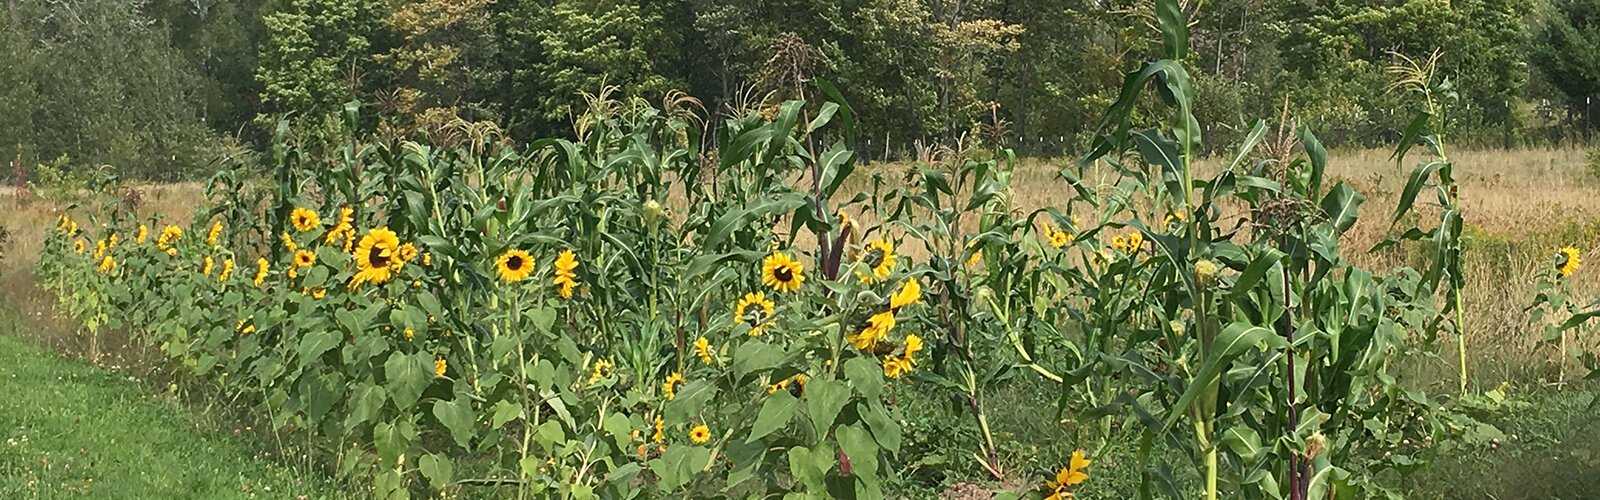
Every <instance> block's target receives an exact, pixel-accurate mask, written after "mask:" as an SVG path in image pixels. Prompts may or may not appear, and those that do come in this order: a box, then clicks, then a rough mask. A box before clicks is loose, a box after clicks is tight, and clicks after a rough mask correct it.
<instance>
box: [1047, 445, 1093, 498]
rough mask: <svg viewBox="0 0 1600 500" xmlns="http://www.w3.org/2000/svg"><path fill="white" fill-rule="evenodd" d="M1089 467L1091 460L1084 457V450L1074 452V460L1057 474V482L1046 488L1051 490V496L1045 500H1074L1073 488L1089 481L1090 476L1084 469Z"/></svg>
mask: <svg viewBox="0 0 1600 500" xmlns="http://www.w3.org/2000/svg"><path fill="white" fill-rule="evenodd" d="M1088 466H1089V459H1088V458H1085V457H1084V456H1083V450H1074V451H1073V452H1072V459H1071V461H1069V462H1068V463H1067V466H1066V467H1065V468H1062V469H1061V472H1058V473H1056V480H1055V481H1051V482H1049V483H1047V484H1046V485H1045V486H1046V487H1047V488H1048V489H1049V490H1050V496H1048V497H1045V500H1067V499H1070V498H1072V487H1073V486H1077V485H1079V484H1082V483H1083V482H1084V481H1088V480H1089V474H1088V473H1086V472H1084V471H1083V469H1084V468H1085V467H1088Z"/></svg>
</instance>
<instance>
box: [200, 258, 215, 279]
mask: <svg viewBox="0 0 1600 500" xmlns="http://www.w3.org/2000/svg"><path fill="white" fill-rule="evenodd" d="M215 265H216V261H214V260H212V259H211V256H210V255H207V256H206V260H204V261H202V262H201V263H200V274H203V275H206V276H210V275H211V268H212V267H213V266H215Z"/></svg>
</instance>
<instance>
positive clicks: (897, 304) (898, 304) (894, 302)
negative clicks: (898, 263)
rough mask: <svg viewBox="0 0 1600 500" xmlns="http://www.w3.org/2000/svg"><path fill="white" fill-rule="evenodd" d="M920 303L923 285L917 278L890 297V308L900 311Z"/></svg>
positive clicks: (907, 282) (901, 286)
mask: <svg viewBox="0 0 1600 500" xmlns="http://www.w3.org/2000/svg"><path fill="white" fill-rule="evenodd" d="M920 301H922V283H919V282H917V279H916V278H911V279H908V280H906V282H905V283H904V284H902V285H900V289H899V290H896V291H895V292H894V294H893V295H890V296H889V308H890V309H899V308H902V307H905V306H909V305H912V304H915V303H917V302H920Z"/></svg>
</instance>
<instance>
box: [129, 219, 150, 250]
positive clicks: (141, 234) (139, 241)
mask: <svg viewBox="0 0 1600 500" xmlns="http://www.w3.org/2000/svg"><path fill="white" fill-rule="evenodd" d="M148 236H150V228H149V227H145V225H144V224H140V225H139V230H138V231H137V232H134V233H133V243H134V244H135V245H143V244H144V239H145V238H146V237H148Z"/></svg>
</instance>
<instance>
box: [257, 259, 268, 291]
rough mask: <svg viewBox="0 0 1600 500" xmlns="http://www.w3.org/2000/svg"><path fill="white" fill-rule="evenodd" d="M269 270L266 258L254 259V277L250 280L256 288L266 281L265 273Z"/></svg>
mask: <svg viewBox="0 0 1600 500" xmlns="http://www.w3.org/2000/svg"><path fill="white" fill-rule="evenodd" d="M269 269H271V267H270V266H269V265H268V264H267V259H266V257H261V258H257V259H256V277H255V279H254V280H252V282H253V283H255V285H256V287H260V286H261V283H262V282H265V281H267V271H268V270H269Z"/></svg>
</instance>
